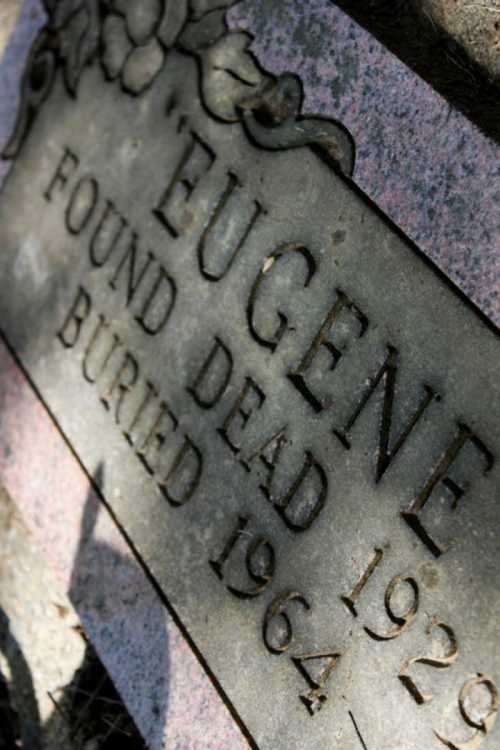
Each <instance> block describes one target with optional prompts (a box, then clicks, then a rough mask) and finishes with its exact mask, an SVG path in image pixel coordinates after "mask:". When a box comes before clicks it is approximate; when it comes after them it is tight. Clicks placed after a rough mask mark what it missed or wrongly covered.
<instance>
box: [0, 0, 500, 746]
mask: <svg viewBox="0 0 500 750" xmlns="http://www.w3.org/2000/svg"><path fill="white" fill-rule="evenodd" d="M227 4H228V3H226V5H227ZM221 5H224V3H220V2H219V3H215V2H214V3H210V2H201V1H198V2H195V3H191V6H190V8H189V9H188V8H187V5H186V3H185V2H179V3H171V4H170V5H169V4H167V5H166V6H165V7H163V5H162V4H161V3H158V4H156V5H155V4H144V5H143V6H142V7H143V12H142V13H140V12H138V11H137V7H136V6H137V4H134V3H129V4H128V5H127V4H126V3H121V2H116V3H108V4H102V5H101V6H99V5H98V4H97V2H93V1H91V0H86V1H85V2H80V3H78V2H77V3H64V2H63V3H59V4H58V5H57V10H54V11H53V12H52V13H51V15H50V20H49V23H48V26H47V28H46V29H44V30H43V32H42V33H41V35H40V36H39V38H38V39H37V41H36V42H35V46H34V48H33V51H32V54H31V57H30V60H29V64H28V68H27V71H26V75H25V79H24V83H23V92H22V94H23V96H22V103H21V106H20V112H19V118H18V123H17V127H16V131H15V133H14V134H13V136H12V139H11V141H10V143H9V145H8V147H7V152H6V154H7V156H8V157H9V158H12V159H13V165H12V169H11V173H10V174H9V177H8V180H7V182H6V184H5V186H4V188H3V190H2V194H1V197H0V247H1V255H0V273H1V279H2V294H1V296H0V321H1V330H2V335H3V336H4V338H5V340H6V341H7V342H8V345H9V346H10V348H11V349H12V351H13V352H14V353H15V355H16V357H17V358H18V360H19V362H20V363H21V364H22V366H23V367H24V369H25V371H26V372H27V374H28V375H29V377H30V379H31V381H32V383H33V384H34V386H35V387H36V389H37V391H38V392H39V394H40V396H41V398H42V399H43V401H44V403H45V404H46V406H47V408H48V409H49V410H50V412H51V414H52V415H53V418H54V420H55V421H56V423H57V424H58V426H59V428H60V430H61V431H62V433H63V434H64V435H65V437H66V439H67V441H68V443H69V444H70V445H71V447H72V448H73V450H74V451H75V453H76V454H77V455H78V457H79V459H80V460H81V462H82V465H83V466H84V467H85V469H86V470H87V472H88V473H89V476H93V477H95V478H96V479H95V481H96V482H98V483H99V489H100V492H101V494H102V497H103V499H104V500H105V501H106V503H107V504H108V505H109V507H110V508H111V509H112V511H113V513H114V515H115V517H116V519H117V521H118V523H119V524H120V525H121V526H122V527H123V529H124V530H125V531H126V533H127V534H128V536H129V538H130V540H131V542H132V543H133V545H134V546H135V548H136V550H137V551H138V553H139V554H140V556H141V557H142V559H143V560H144V561H145V563H146V565H147V567H148V568H149V570H150V571H151V574H152V576H153V577H154V578H155V579H156V581H157V582H158V584H159V586H160V587H161V589H162V590H163V591H164V593H165V596H166V597H167V598H168V600H169V602H170V605H171V607H172V608H173V610H175V612H176V613H177V615H178V617H179V618H180V620H181V622H182V623H183V625H184V627H185V628H186V630H187V632H188V633H189V635H190V636H191V638H192V639H193V641H194V643H195V644H196V646H197V647H198V649H199V650H200V652H201V653H202V655H203V657H204V659H205V661H206V663H207V665H208V667H209V668H210V670H211V672H212V674H213V676H214V679H215V680H216V682H217V684H218V685H219V686H220V689H221V691H222V692H223V694H224V695H225V697H226V700H227V701H228V702H229V703H230V704H231V705H232V707H233V709H234V712H235V714H236V715H237V716H238V717H239V718H240V720H241V723H242V725H243V726H244V727H245V728H246V731H247V734H248V737H249V739H250V741H251V742H252V743H254V745H255V746H257V747H259V748H262V749H263V750H264V749H269V750H276V749H277V748H283V749H285V748H286V749H287V750H288V749H290V748H297V749H299V748H300V749H302V748H321V749H322V750H323V749H325V748H339V749H340V748H341V749H342V750H351V749H352V750H362V748H365V750H366V749H367V748H369V750H382V748H384V750H401V748H404V749H405V750H406V749H408V750H424V749H425V750H427V749H428V748H436V750H438V748H443V747H447V748H452V749H455V750H465V749H467V750H469V749H470V750H475V749H476V748H478V747H481V748H484V750H493V748H494V747H497V746H498V742H499V737H500V733H499V729H498V722H497V723H496V718H497V711H498V687H497V686H498V685H500V649H499V637H500V633H499V623H500V605H499V583H498V567H499V562H500V549H499V521H500V502H499V494H498V486H499V473H500V466H499V461H498V458H499V451H500V421H499V412H500V409H499V404H500V384H499V380H498V354H499V343H498V337H497V334H496V332H495V331H494V330H493V329H492V328H491V327H490V326H489V325H488V323H487V322H486V321H485V320H483V319H481V317H480V315H479V314H478V313H477V311H476V310H474V309H473V308H472V307H471V306H470V305H468V303H467V302H466V301H465V300H464V299H462V298H461V297H460V296H459V294H458V293H457V292H456V290H455V289H453V288H452V287H451V286H450V284H449V283H448V282H447V281H446V279H445V278H444V277H443V276H441V275H440V274H439V273H438V272H437V271H436V269H435V268H434V267H432V266H431V265H430V264H429V263H428V262H426V260H425V259H424V258H423V257H421V256H420V255H419V252H418V250H417V249H416V248H415V247H413V246H412V245H411V244H410V243H409V242H408V241H407V240H406V239H405V237H404V236H402V235H401V233H400V232H398V230H397V228H396V227H394V226H393V225H391V224H390V222H389V221H388V220H387V219H386V218H385V217H384V216H383V215H382V214H381V213H380V212H379V211H378V210H377V208H376V207H375V206H374V205H373V204H371V203H370V202H369V201H368V200H367V199H366V197H365V196H364V195H363V194H362V193H361V192H360V191H359V190H358V189H357V188H356V186H355V184H353V183H352V181H351V180H350V177H349V175H350V174H351V172H352V166H353V159H354V147H353V144H352V141H351V138H350V136H349V134H348V133H347V132H346V131H345V129H344V128H342V126H341V125H340V124H339V123H335V122H331V121H327V120H322V119H321V118H317V117H309V116H306V115H304V114H302V113H301V104H302V102H301V87H300V82H299V81H298V80H297V79H296V78H295V77H293V76H288V75H284V76H282V77H281V78H279V79H274V78H273V77H271V76H270V75H268V74H266V73H265V71H263V70H261V69H260V68H259V66H258V65H257V63H256V61H255V60H254V59H253V58H252V56H251V55H250V53H249V52H248V46H249V42H250V40H249V38H248V36H247V35H245V34H243V33H238V32H229V31H228V30H227V29H226V28H225V26H224V22H223V16H224V12H223V10H221V9H220V6H221ZM69 6H71V7H69ZM146 6H147V7H146ZM153 6H155V8H156V10H155V11H154V12H153V10H152V8H153ZM212 6H213V7H216V6H218V8H219V9H218V10H211V7H212ZM148 8H149V10H148ZM144 9H145V10H144ZM68 502H71V491H70V489H69V491H68Z"/></svg>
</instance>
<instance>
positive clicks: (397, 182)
mask: <svg viewBox="0 0 500 750" xmlns="http://www.w3.org/2000/svg"><path fill="white" fill-rule="evenodd" d="M230 19H231V24H232V26H233V27H241V28H245V29H248V30H249V31H250V32H251V33H253V34H254V35H255V36H256V39H255V41H254V42H253V45H252V49H253V51H254V52H255V53H256V55H257V56H258V58H259V60H260V62H261V63H262V65H263V66H264V67H265V68H267V69H269V70H271V71H272V72H273V73H276V74H278V73H282V72H284V71H286V70H291V71H293V72H295V73H299V74H300V76H301V77H302V78H303V81H304V85H305V104H304V108H303V109H304V111H307V112H320V113H321V114H323V115H326V116H330V117H337V118H338V119H340V120H341V121H342V122H343V123H344V124H345V125H346V126H347V127H348V128H349V130H350V131H351V133H352V134H353V136H354V139H355V142H356V147H357V148H356V168H355V172H354V180H355V182H357V184H358V185H359V186H360V187H361V188H362V189H363V190H364V191H365V192H366V193H367V194H368V195H369V197H370V198H372V199H373V200H374V201H375V202H376V203H377V204H378V205H379V206H380V207H381V208H382V209H383V211H384V212H385V213H386V214H388V216H389V217H390V218H391V219H392V220H393V221H395V223H396V224H398V225H399V226H400V227H401V228H402V229H403V230H404V231H405V232H406V233H407V234H408V235H409V237H410V238H411V239H413V240H414V241H415V242H416V244H417V245H418V246H419V247H420V248H421V249H422V250H423V251H424V253H425V254H426V255H428V256H429V257H430V258H432V260H434V261H435V262H436V263H437V264H438V266H440V268H441V269H442V270H443V271H445V273H447V274H448V276H450V278H451V279H452V280H453V281H454V282H455V283H456V284H457V285H458V286H459V287H461V289H462V290H463V291H464V292H465V293H466V294H467V296H469V297H470V298H471V299H472V300H473V301H474V302H475V303H476V304H477V305H478V306H479V307H480V308H481V309H482V310H483V312H485V313H486V315H488V316H489V317H490V318H491V319H492V320H493V321H494V322H495V323H497V324H498V323H500V298H499V287H500V252H499V247H500V224H499V221H498V205H499V202H500V191H499V181H498V175H499V163H500V149H499V148H498V146H497V145H496V144H495V142H494V141H492V140H490V139H488V138H487V137H485V136H484V135H482V134H481V133H480V132H479V131H478V130H477V128H476V127H474V125H472V124H471V122H470V121H469V120H468V119H467V118H465V117H464V116H463V115H461V113H460V112H458V111H457V110H455V109H453V108H452V107H451V106H450V105H449V104H448V103H447V102H446V101H444V100H443V99H442V98H441V97H440V96H439V95H438V94H437V93H436V92H435V91H434V90H433V89H432V88H431V87H430V86H429V85H427V84H426V83H425V82H424V81H423V80H422V79H420V78H419V77H418V76H416V75H415V74H414V73H412V72H411V71H410V70H409V69H408V68H406V67H405V66H404V65H403V64H402V63H401V62H400V61H399V60H398V59H397V58H396V57H395V56H394V55H392V54H391V53H390V52H389V51H388V50H387V49H386V48H385V47H383V45H382V44H380V43H379V42H378V41H377V40H376V39H374V37H372V36H371V35H370V34H367V33H366V32H365V31H364V30H363V29H362V28H361V27H360V26H359V25H358V24H357V23H356V22H354V21H353V20H352V19H351V18H350V17H349V16H348V15H346V14H345V13H344V12H343V11H341V10H340V9H339V8H337V7H336V6H334V5H333V4H332V3H331V2H329V0H310V2H308V3H307V6H306V4H304V3H302V2H301V0H283V2H281V3H279V4H276V3H274V2H273V0H244V1H243V2H242V3H240V4H238V5H237V6H236V7H235V8H234V9H233V10H232V11H231V14H230Z"/></svg>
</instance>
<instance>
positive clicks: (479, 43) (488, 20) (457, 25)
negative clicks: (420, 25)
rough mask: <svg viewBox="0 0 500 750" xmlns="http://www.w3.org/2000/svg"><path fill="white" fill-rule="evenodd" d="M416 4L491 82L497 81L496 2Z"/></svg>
mask: <svg viewBox="0 0 500 750" xmlns="http://www.w3.org/2000/svg"><path fill="white" fill-rule="evenodd" d="M419 5H421V7H422V8H423V11H424V13H425V12H426V13H428V14H429V16H430V17H431V18H432V19H433V21H435V22H436V23H438V24H439V25H440V26H441V27H442V28H443V29H445V30H446V31H447V32H448V33H449V34H450V36H452V37H454V38H455V39H456V40H457V41H458V42H459V43H460V44H462V45H463V47H464V48H465V49H466V50H467V52H468V53H469V54H470V56H471V57H472V58H473V59H474V60H476V61H477V62H478V63H479V64H480V65H481V66H482V67H483V68H484V69H485V70H486V71H487V73H488V75H489V76H491V78H492V79H493V80H496V81H500V4H499V3H498V0H424V2H423V3H421V2H419Z"/></svg>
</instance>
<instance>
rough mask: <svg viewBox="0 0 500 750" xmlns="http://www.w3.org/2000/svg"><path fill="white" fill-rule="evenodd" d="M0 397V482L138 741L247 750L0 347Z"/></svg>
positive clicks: (192, 749) (155, 746)
mask: <svg viewBox="0 0 500 750" xmlns="http://www.w3.org/2000/svg"><path fill="white" fill-rule="evenodd" d="M0 403H1V430H0V476H2V481H3V483H4V485H5V487H6V489H7V490H8V492H9V493H10V494H11V496H12V497H15V498H16V504H17V506H18V507H19V509H20V511H21V512H22V513H23V516H24V519H25V522H26V524H27V526H28V528H29V529H30V531H31V533H32V537H33V539H34V541H35V543H37V544H38V548H39V550H40V552H41V554H43V556H44V558H45V559H46V560H47V561H48V563H49V565H50V567H51V568H52V570H53V571H54V572H55V574H56V578H57V580H58V583H59V586H60V587H61V590H62V591H63V592H65V593H66V594H67V595H68V596H69V598H70V600H71V601H72V603H73V605H74V606H75V608H76V610H77V612H78V614H79V616H80V618H81V620H82V623H83V625H84V628H85V631H86V633H87V634H88V635H89V637H90V639H91V641H92V643H93V644H94V646H95V648H96V651H97V652H98V654H99V656H100V658H101V660H102V662H103V663H104V665H105V666H106V669H107V670H108V672H109V673H110V675H111V676H112V677H113V681H114V683H115V685H116V687H117V689H118V691H119V692H120V694H121V696H122V698H123V699H124V701H125V703H126V705H127V706H128V708H129V710H130V712H131V715H132V716H133V718H134V719H135V721H136V724H137V726H138V728H139V730H140V731H141V732H142V733H143V736H144V737H145V738H146V740H147V743H148V747H149V748H151V750H160V749H161V750H176V749H178V748H181V747H182V748H186V749H189V750H225V749H226V748H227V750H240V749H241V750H243V749H244V748H245V747H248V745H247V743H246V741H245V740H244V739H243V737H242V736H241V734H240V732H239V730H238V728H237V726H236V724H235V723H234V722H233V720H232V719H231V717H230V714H229V713H228V711H227V709H226V708H225V706H224V705H223V703H222V702H221V700H220V698H219V696H218V694H217V692H216V691H215V688H214V687H213V686H212V684H211V683H210V680H209V678H208V677H207V675H206V674H205V672H204V671H203V669H202V667H201V666H200V664H199V662H198V661H197V660H196V658H195V656H194V655H193V653H192V651H191V649H190V648H189V646H188V644H187V642H186V641H185V639H184V638H183V636H182V635H181V633H180V632H179V630H178V628H177V627H176V625H175V624H174V623H173V621H172V619H171V618H170V616H169V615H168V613H167V611H166V610H165V608H164V606H163V605H162V603H161V602H160V600H159V598H158V596H157V594H156V593H155V591H154V590H153V588H152V586H151V584H150V583H149V581H148V580H147V578H146V577H145V575H144V573H143V571H142V569H141V567H140V566H139V564H138V563H137V562H136V560H135V558H134V556H133V555H132V553H131V551H130V549H129V547H128V545H127V543H126V542H125V540H124V539H123V537H122V536H121V535H120V533H119V531H118V529H117V527H116V526H115V524H114V522H113V521H112V520H111V518H110V516H109V515H108V513H107V511H106V510H105V509H104V508H103V507H102V506H101V504H100V503H99V500H98V499H97V497H96V496H95V495H94V493H93V492H92V491H90V490H89V484H88V480H87V478H86V476H85V474H84V473H83V472H82V470H81V469H80V466H79V464H78V462H77V461H76V459H75V458H74V456H73V455H72V454H71V453H70V451H69V449H68V447H67V445H66V444H65V442H64V441H63V439H62V437H61V435H60V433H59V432H58V430H57V428H56V427H55V425H54V423H53V422H52V421H51V419H50V418H49V416H48V414H47V412H46V411H45V409H44V408H43V406H42V405H41V403H40V402H39V401H38V399H37V398H36V396H35V394H34V393H33V391H32V389H31V388H30V386H29V384H28V382H27V381H26V379H25V378H24V376H23V375H22V373H21V371H20V370H19V368H18V367H17V366H16V365H15V363H14V361H13V360H12V358H11V356H10V355H9V353H8V352H7V350H6V349H5V346H4V345H3V344H0ZM26 627H29V623H27V624H26Z"/></svg>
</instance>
